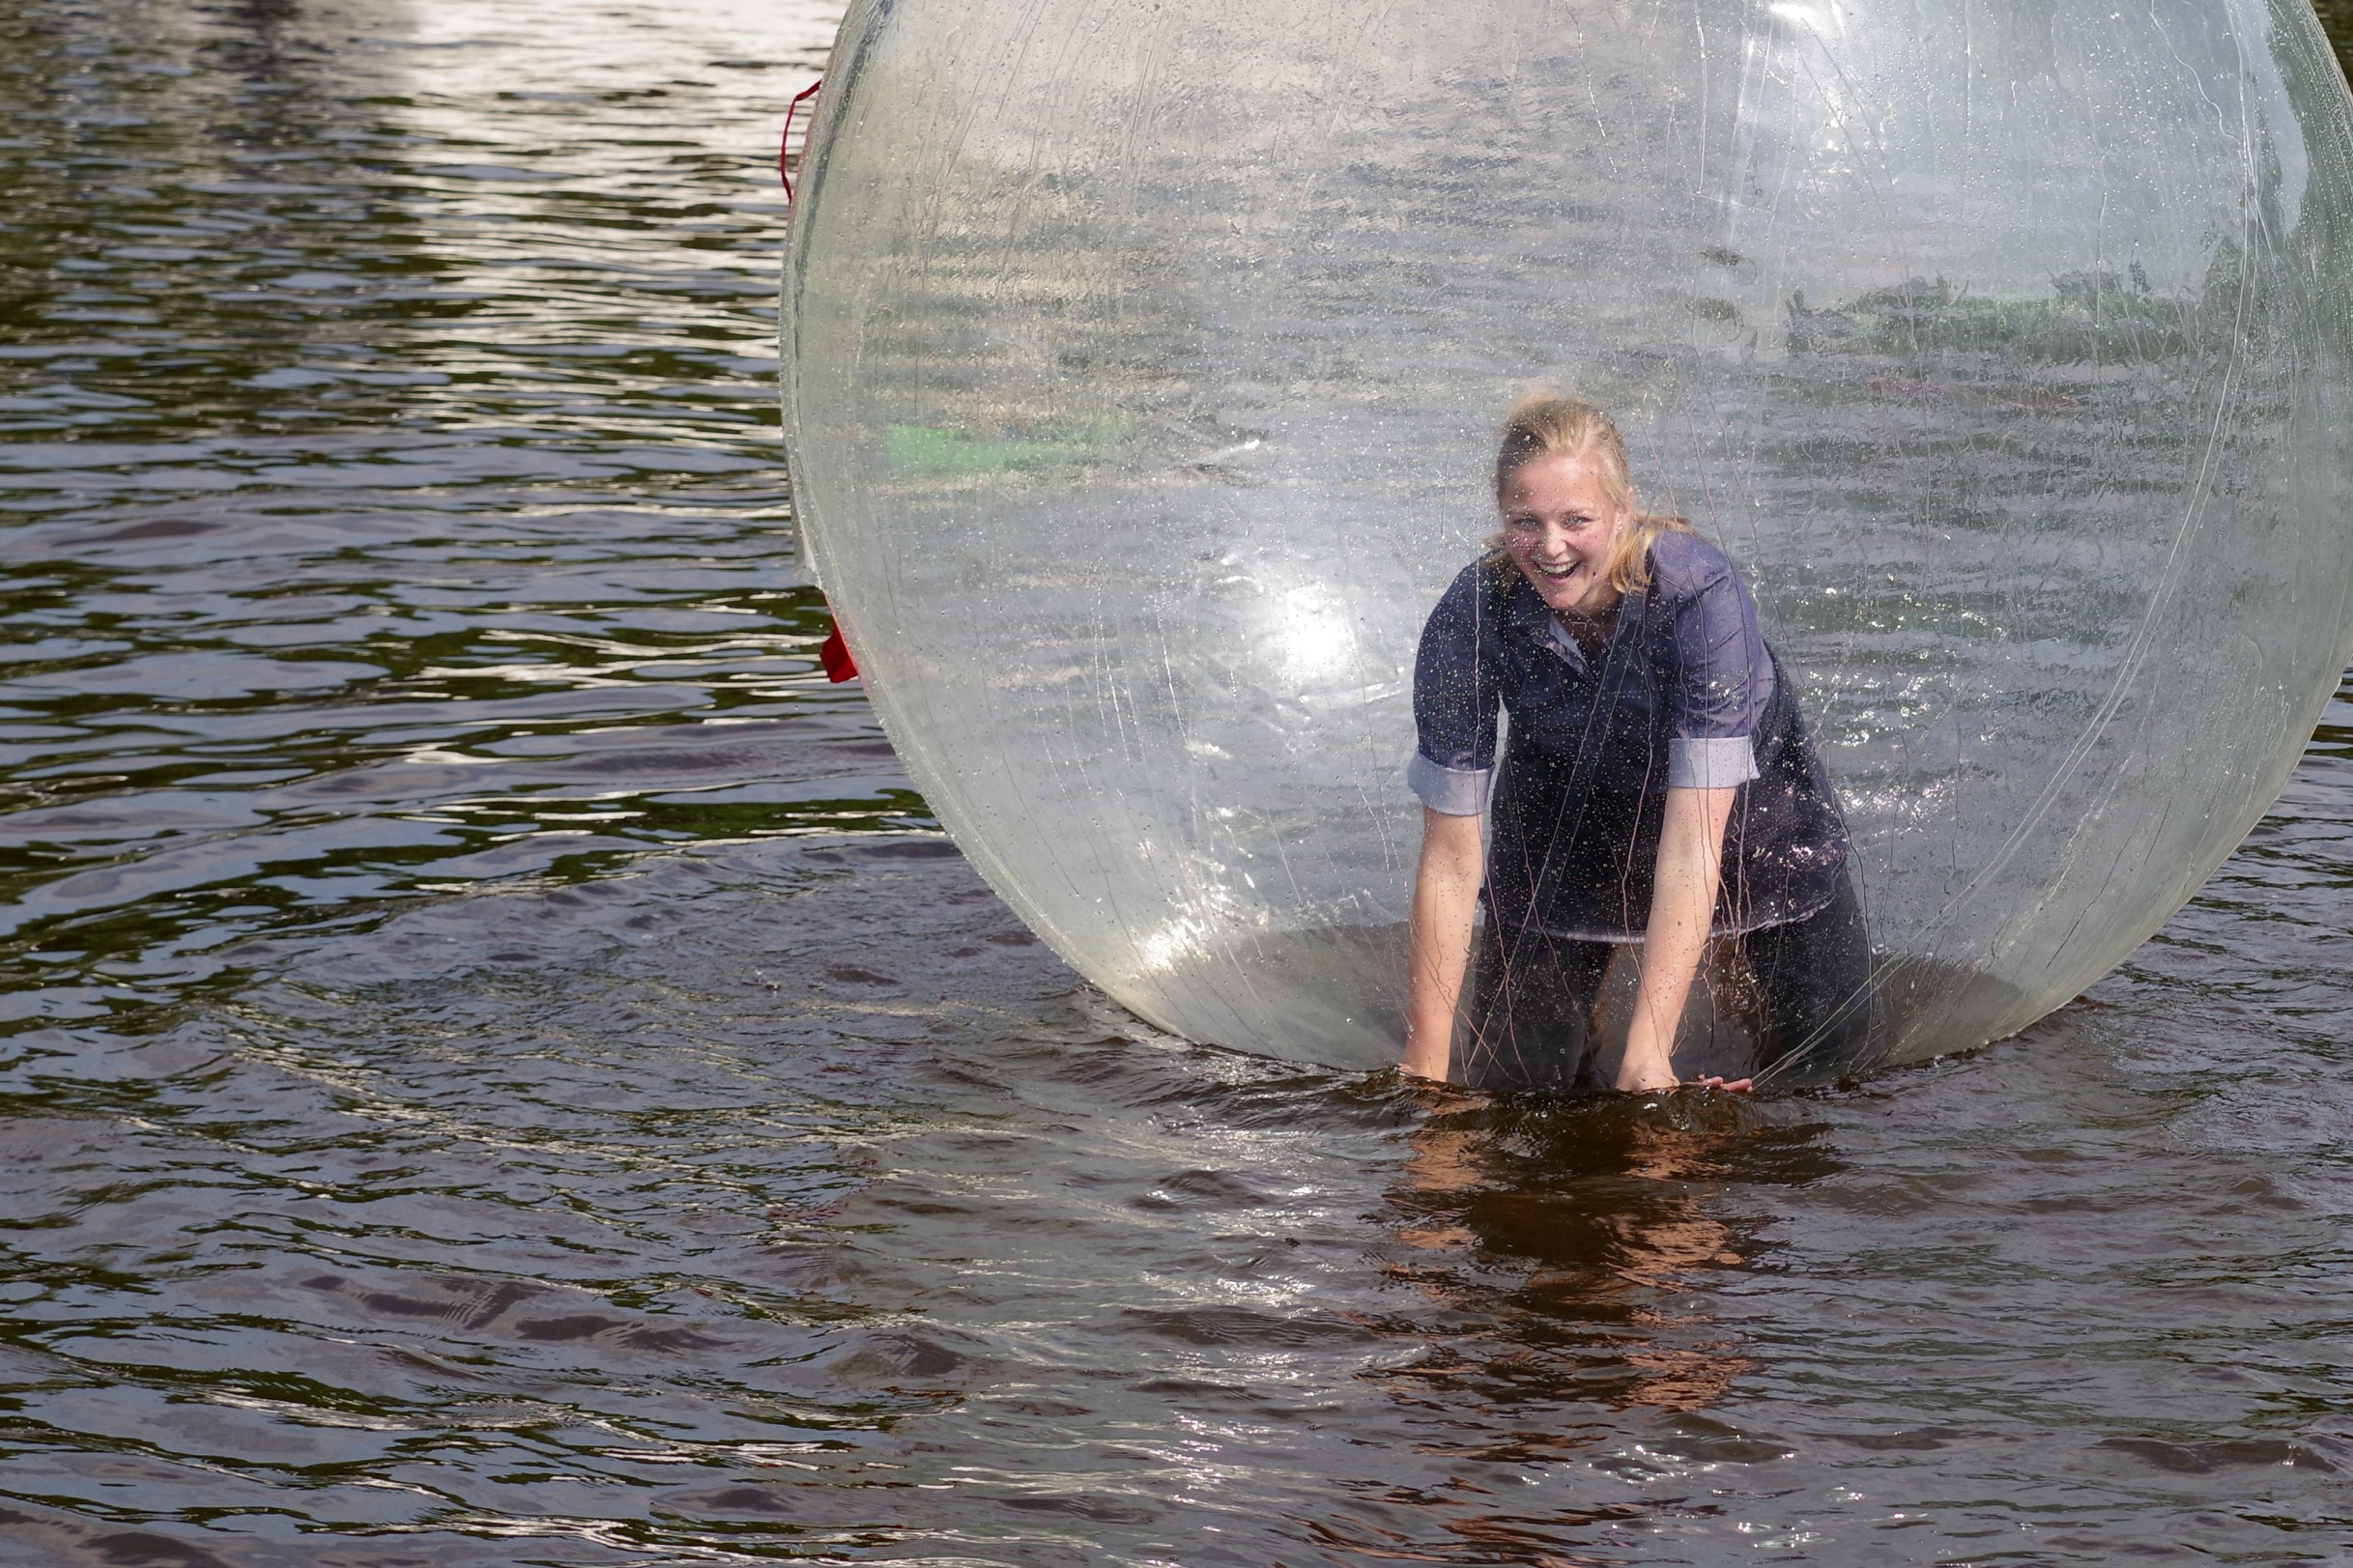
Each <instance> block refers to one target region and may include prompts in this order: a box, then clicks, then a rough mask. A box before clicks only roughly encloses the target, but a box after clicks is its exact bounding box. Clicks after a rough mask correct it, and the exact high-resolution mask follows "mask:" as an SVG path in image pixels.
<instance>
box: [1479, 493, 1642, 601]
mask: <svg viewBox="0 0 2353 1568" xmlns="http://www.w3.org/2000/svg"><path fill="white" fill-rule="evenodd" d="M1503 512H1504V549H1505V550H1506V553H1508V554H1509V555H1510V556H1511V563H1512V564H1513V565H1515V566H1517V567H1518V568H1519V569H1520V570H1521V571H1522V572H1525V573H1526V574H1527V575H1528V581H1529V582H1531V583H1533V584H1535V590H1536V592H1537V593H1539V594H1541V595H1542V596H1543V599H1544V602H1545V603H1546V604H1547V605H1550V606H1551V607H1552V608H1553V609H1555V610H1561V611H1566V612H1568V613H1571V614H1576V615H1597V614H1599V613H1601V612H1603V611H1605V610H1607V609H1609V608H1610V606H1612V605H1613V604H1616V603H1617V602H1618V590H1617V589H1616V588H1614V587H1612V586H1610V577H1609V572H1610V554H1611V551H1612V550H1613V548H1614V547H1615V546H1616V545H1617V543H1618V538H1619V535H1621V534H1622V533H1623V532H1624V531H1625V528H1626V525H1627V523H1628V521H1629V519H1628V517H1627V515H1626V509H1625V508H1624V507H1622V506H1621V505H1619V504H1618V503H1617V502H1616V501H1614V500H1612V499H1610V493H1609V492H1608V491H1606V490H1604V489H1602V488H1601V475H1600V473H1599V472H1598V471H1597V470H1595V469H1594V467H1593V465H1592V464H1591V463H1588V462H1587V461H1586V460H1585V459H1583V458H1581V457H1538V458H1533V459H1531V460H1530V461H1528V462H1526V463H1523V464H1521V465H1520V466H1519V467H1518V468H1516V469H1514V470H1511V476H1510V477H1509V478H1508V479H1506V480H1505V481H1504V494H1503Z"/></svg>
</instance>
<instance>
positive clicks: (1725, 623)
mask: <svg viewBox="0 0 2353 1568" xmlns="http://www.w3.org/2000/svg"><path fill="white" fill-rule="evenodd" d="M1673 659H1674V663H1675V678H1674V680H1673V681H1672V682H1671V683H1670V691H1669V694H1668V696H1669V702H1670V713H1669V718H1670V722H1671V726H1672V727H1671V728H1670V730H1669V732H1668V741H1667V786H1668V787H1669V788H1671V789H1731V788H1735V787H1736V786H1738V785H1740V784H1746V783H1748V782H1749V781H1750V780H1751V779H1754V778H1756V777H1757V772H1758V769H1757V748H1756V740H1755V736H1756V732H1757V724H1758V721H1759V720H1761V719H1762V718H1763V717H1764V715H1765V703H1767V702H1768V701H1770V700H1771V699H1772V696H1773V661H1772V656H1771V655H1770V654H1768V653H1766V652H1765V633H1764V630H1763V629H1762V628H1761V627H1759V625H1758V624H1757V606H1756V602H1755V601H1754V600H1752V599H1751V598H1750V597H1749V593H1748V589H1747V587H1746V586H1745V585H1744V584H1742V583H1741V582H1740V579H1739V578H1738V577H1737V576H1736V575H1735V574H1734V573H1733V572H1732V571H1731V570H1730V569H1729V568H1727V569H1725V570H1723V571H1721V572H1719V573H1717V574H1715V575H1714V576H1713V577H1711V578H1710V579H1709V580H1708V581H1707V583H1706V584H1703V585H1702V586H1701V588H1700V590H1699V592H1698V593H1696V594H1694V595H1693V596H1692V597H1691V598H1690V599H1689V600H1688V601H1686V602H1685V603H1684V604H1682V605H1680V606H1679V607H1678V608H1677V611H1676V615H1675V630H1674V648H1673Z"/></svg>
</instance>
